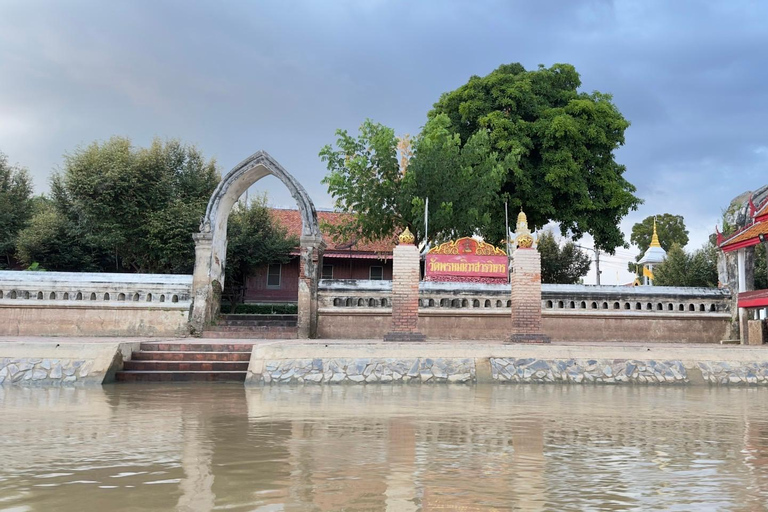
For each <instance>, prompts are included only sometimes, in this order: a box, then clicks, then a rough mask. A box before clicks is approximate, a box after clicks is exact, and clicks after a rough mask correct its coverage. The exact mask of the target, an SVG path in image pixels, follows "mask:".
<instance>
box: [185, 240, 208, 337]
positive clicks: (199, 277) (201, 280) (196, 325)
mask: <svg viewBox="0 0 768 512" xmlns="http://www.w3.org/2000/svg"><path fill="white" fill-rule="evenodd" d="M192 239H193V240H194V241H195V270H194V272H193V274H192V312H191V313H190V318H189V331H190V333H191V334H197V335H199V334H200V333H202V332H203V328H204V327H205V325H206V324H208V322H210V321H211V320H212V316H211V312H212V310H213V307H212V305H211V301H212V299H213V298H214V297H213V287H212V286H211V251H212V243H213V235H212V234H211V233H195V234H193V235H192Z"/></svg>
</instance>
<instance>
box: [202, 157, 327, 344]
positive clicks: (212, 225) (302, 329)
mask: <svg viewBox="0 0 768 512" xmlns="http://www.w3.org/2000/svg"><path fill="white" fill-rule="evenodd" d="M267 175H272V176H274V177H276V178H277V179H279V180H280V181H281V182H282V183H283V184H284V185H285V186H286V188H288V190H289V191H290V193H291V195H292V196H293V198H294V200H295V201H296V205H297V206H298V209H299V212H300V214H301V222H302V231H301V238H300V244H301V256H300V262H299V300H298V307H299V314H298V327H299V337H300V338H309V337H314V335H315V332H316V322H317V280H318V277H319V275H318V274H319V273H318V268H322V257H323V251H324V249H325V244H324V242H323V237H322V235H321V234H320V228H319V226H318V223H317V211H316V210H315V205H314V204H313V203H312V200H311V199H310V198H309V194H307V191H306V190H305V189H304V187H303V186H302V185H301V183H299V182H298V181H297V180H296V178H294V177H293V176H292V175H291V174H290V173H289V172H288V171H286V170H285V169H284V168H283V166H281V165H280V164H279V163H278V162H277V161H276V160H275V159H274V158H272V157H271V156H270V155H269V154H268V153H267V152H266V151H257V152H256V153H254V154H253V155H251V156H250V157H248V158H246V159H245V160H243V161H242V162H240V163H239V164H238V165H236V166H235V167H234V168H233V169H232V170H231V171H229V172H228V173H227V175H226V176H224V178H223V179H222V180H221V182H220V183H219V185H218V186H217V187H216V190H214V192H213V195H212V196H211V199H210V201H209V202H208V207H207V208H206V210H205V216H204V217H203V220H202V222H201V223H200V232H199V233H197V234H195V235H193V238H194V240H195V271H194V276H193V280H192V294H193V305H192V314H191V317H190V330H191V331H192V332H193V333H198V334H199V333H200V332H202V330H203V327H204V326H205V325H207V324H208V323H209V322H210V321H211V320H213V319H214V318H215V317H216V316H217V315H218V311H219V307H220V305H221V304H220V301H221V289H222V287H223V286H224V268H225V265H226V257H227V222H228V220H229V214H230V212H231V211H232V207H233V206H234V205H235V203H236V202H237V201H238V199H239V198H240V196H241V195H242V194H243V193H244V192H245V191H246V190H247V189H248V188H249V187H250V186H251V185H253V184H254V183H256V182H257V181H259V180H260V179H261V178H263V177H264V176H267Z"/></svg>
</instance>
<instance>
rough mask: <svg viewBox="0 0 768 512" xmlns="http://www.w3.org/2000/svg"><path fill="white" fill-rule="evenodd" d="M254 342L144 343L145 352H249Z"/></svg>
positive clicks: (142, 347) (141, 347)
mask: <svg viewBox="0 0 768 512" xmlns="http://www.w3.org/2000/svg"><path fill="white" fill-rule="evenodd" d="M252 348H253V343H164V342H160V343H151V342H150V343H142V344H141V346H140V350H142V351H144V352H157V351H159V352H248V353H250V352H251V350H252Z"/></svg>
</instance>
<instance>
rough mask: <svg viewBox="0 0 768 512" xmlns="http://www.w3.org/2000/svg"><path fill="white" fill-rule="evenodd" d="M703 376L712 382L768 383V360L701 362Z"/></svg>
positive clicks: (699, 365) (706, 380)
mask: <svg viewBox="0 0 768 512" xmlns="http://www.w3.org/2000/svg"><path fill="white" fill-rule="evenodd" d="M697 364H698V367H699V369H700V370H701V376H702V377H703V378H704V381H705V382H709V383H710V384H763V385H765V384H768V361H764V362H745V363H739V362H733V361H729V362H725V361H716V362H699V363H697Z"/></svg>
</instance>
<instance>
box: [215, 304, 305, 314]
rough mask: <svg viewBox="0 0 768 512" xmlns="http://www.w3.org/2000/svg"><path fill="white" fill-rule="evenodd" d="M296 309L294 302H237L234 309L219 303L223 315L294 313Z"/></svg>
mask: <svg viewBox="0 0 768 512" xmlns="http://www.w3.org/2000/svg"><path fill="white" fill-rule="evenodd" d="M298 311H299V307H298V306H297V305H296V304H238V305H237V306H236V307H235V311H232V306H231V305H230V304H222V305H221V312H222V314H225V315H295V314H296V313H298Z"/></svg>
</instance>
